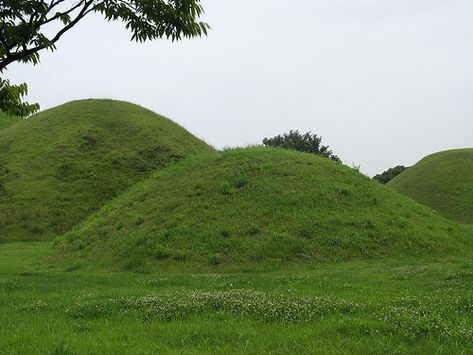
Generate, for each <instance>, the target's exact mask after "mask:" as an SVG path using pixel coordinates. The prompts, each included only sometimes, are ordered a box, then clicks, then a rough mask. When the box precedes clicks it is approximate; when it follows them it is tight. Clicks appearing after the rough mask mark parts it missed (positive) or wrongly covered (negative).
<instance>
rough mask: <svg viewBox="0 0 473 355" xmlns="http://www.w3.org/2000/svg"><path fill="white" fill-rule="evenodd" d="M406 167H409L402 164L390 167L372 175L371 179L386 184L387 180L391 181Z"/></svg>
mask: <svg viewBox="0 0 473 355" xmlns="http://www.w3.org/2000/svg"><path fill="white" fill-rule="evenodd" d="M407 169H409V167H405V166H404V165H398V166H395V167H394V168H390V169H388V170H386V171H383V172H382V173H381V174H378V175H375V176H373V179H374V180H376V181H378V182H380V183H381V184H387V183H388V182H389V181H391V180H392V179H394V178H395V177H396V176H398V175H399V174H400V173H402V172H403V171H405V170H407Z"/></svg>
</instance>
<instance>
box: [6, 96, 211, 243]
mask: <svg viewBox="0 0 473 355" xmlns="http://www.w3.org/2000/svg"><path fill="white" fill-rule="evenodd" d="M210 151H213V149H212V148H210V147H209V146H208V145H207V144H205V143H204V142H202V141H201V140H199V139H197V138H196V137H194V136H192V135H191V134H190V133H189V132H187V131H186V130H185V129H183V128H182V127H180V126H178V125H177V124H175V123H173V122H171V121H170V120H168V119H166V118H164V117H162V116H159V115H157V114H155V113H153V112H151V111H149V110H146V109H144V108H142V107H139V106H136V105H133V104H130V103H125V102H118V101H112V100H83V101H76V102H71V103H68V104H65V105H62V106H59V107H56V108H53V109H50V110H47V111H44V112H42V113H39V114H37V115H35V116H33V117H31V118H29V119H26V120H21V121H20V120H18V122H17V123H15V124H13V125H11V126H9V127H8V128H5V129H3V130H1V131H0V162H1V163H0V165H1V167H0V170H1V172H0V179H1V180H2V181H1V185H2V189H1V192H0V211H1V213H0V241H2V240H8V239H23V240H24V239H44V238H48V237H50V236H54V235H57V234H60V233H63V232H65V231H67V230H69V229H70V228H71V227H72V226H73V225H75V224H76V223H78V222H80V221H82V220H83V219H84V218H85V217H86V216H88V215H89V214H91V213H92V212H95V211H97V210H98V209H99V208H100V207H101V206H103V204H104V203H105V202H106V201H108V200H110V199H111V198H113V197H115V196H117V195H118V194H120V193H121V192H123V191H125V190H126V189H128V187H130V186H131V185H132V184H134V183H136V182H137V181H138V180H140V179H142V178H144V177H146V176H148V175H149V174H150V173H151V172H152V171H154V170H156V169H159V168H162V167H164V166H166V165H167V164H169V163H171V162H174V161H176V160H180V159H182V158H184V157H186V156H189V155H192V154H195V153H202V152H210Z"/></svg>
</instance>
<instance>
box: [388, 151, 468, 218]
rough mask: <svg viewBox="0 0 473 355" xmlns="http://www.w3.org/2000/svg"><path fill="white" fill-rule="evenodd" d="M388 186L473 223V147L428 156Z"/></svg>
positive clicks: (444, 212)
mask: <svg viewBox="0 0 473 355" xmlns="http://www.w3.org/2000/svg"><path fill="white" fill-rule="evenodd" d="M388 185H389V186H391V187H393V188H394V189H396V190H398V191H399V192H401V193H403V194H405V195H408V196H410V197H412V198H413V199H414V200H416V201H418V202H420V203H422V204H424V205H426V206H428V207H430V208H432V209H434V210H436V211H438V212H439V213H440V214H442V215H443V216H445V217H447V218H450V219H453V220H455V221H458V222H460V223H465V224H473V148H466V149H456V150H448V151H444V152H439V153H435V154H432V155H429V156H427V157H425V158H424V159H422V160H421V161H419V162H418V163H417V164H415V165H414V166H413V167H411V168H409V169H407V170H406V171H404V172H403V173H402V174H400V175H398V176H397V177H396V178H394V179H393V180H391V181H390V182H389V184H388Z"/></svg>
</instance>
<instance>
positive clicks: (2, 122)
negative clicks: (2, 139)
mask: <svg viewBox="0 0 473 355" xmlns="http://www.w3.org/2000/svg"><path fill="white" fill-rule="evenodd" d="M20 120H21V119H19V118H15V117H12V116H10V115H7V114H5V113H3V112H1V111H0V131H1V130H2V129H5V128H8V127H10V126H12V125H14V124H15V123H17V122H20Z"/></svg>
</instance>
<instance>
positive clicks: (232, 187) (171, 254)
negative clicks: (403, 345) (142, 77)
mask: <svg viewBox="0 0 473 355" xmlns="http://www.w3.org/2000/svg"><path fill="white" fill-rule="evenodd" d="M464 238H466V231H465V230H463V229H462V228H461V227H459V226H458V225H456V224H455V223H454V222H450V221H448V220H446V219H444V218H443V217H441V216H438V215H437V214H435V213H434V212H433V211H431V210H430V209H428V208H425V207H424V206H422V205H420V204H418V203H416V202H415V201H413V200H412V199H410V198H408V197H405V196H403V195H401V194H399V193H397V192H396V191H394V190H392V189H390V188H387V187H385V186H383V185H381V184H378V183H376V182H374V181H372V180H370V179H369V178H367V177H365V176H364V175H362V174H360V173H358V172H357V171H355V170H353V169H350V168H348V167H346V166H344V165H342V164H339V163H336V162H333V161H330V160H328V159H325V158H321V157H318V156H315V155H311V154H305V153H299V152H294V151H288V150H281V149H272V148H250V149H236V150H228V151H225V152H219V153H213V154H207V155H201V156H195V157H191V158H188V159H186V160H183V161H181V162H179V163H177V164H176V165H173V166H172V167H169V168H166V169H163V170H161V171H160V172H158V173H156V174H153V176H152V177H151V178H149V179H147V180H145V181H143V182H141V183H138V184H137V185H135V186H134V187H132V188H131V190H129V191H128V192H127V193H125V194H124V195H122V196H120V197H119V198H117V199H115V200H114V201H112V202H111V203H109V204H107V205H106V206H105V207H104V208H103V209H101V211H100V212H98V213H97V214H95V215H93V216H92V217H91V218H89V219H88V220H86V222H84V223H83V224H81V225H80V226H78V227H77V228H75V229H74V230H73V231H71V232H70V233H68V234H66V235H65V236H63V237H60V238H58V239H57V240H56V242H57V243H58V244H59V245H58V246H57V248H56V252H55V254H54V255H55V257H56V259H54V260H57V261H59V262H60V261H61V259H60V258H65V260H64V261H65V262H66V264H67V263H70V265H74V263H75V264H76V265H77V267H80V265H88V266H89V267H92V268H99V269H117V270H120V269H125V270H141V269H143V270H147V269H149V268H158V269H159V268H160V267H163V268H166V267H167V266H169V267H171V268H175V267H178V266H177V265H178V264H179V263H182V265H185V264H187V265H194V266H196V267H198V266H202V265H209V264H222V266H225V265H227V266H230V267H231V266H232V265H249V266H251V268H253V267H256V266H258V265H261V266H262V267H263V268H265V267H267V266H270V267H273V266H274V265H278V264H281V265H282V264H290V263H299V262H301V263H307V262H309V263H310V262H319V261H338V260H348V259H353V258H371V257H382V256H413V255H421V254H424V255H425V254H431V253H432V254H441V253H445V252H447V251H453V250H456V249H457V250H458V249H460V248H461V245H462V244H461V243H462V240H464Z"/></svg>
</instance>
